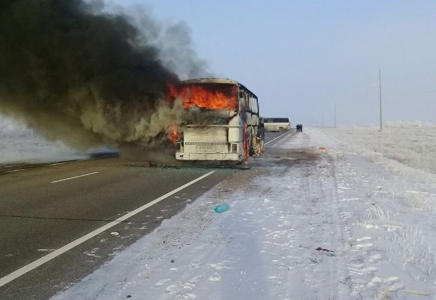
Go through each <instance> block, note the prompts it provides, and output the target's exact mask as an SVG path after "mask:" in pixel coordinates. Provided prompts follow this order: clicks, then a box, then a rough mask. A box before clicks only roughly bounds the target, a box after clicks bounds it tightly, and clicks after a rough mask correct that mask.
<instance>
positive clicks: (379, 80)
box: [378, 69, 383, 132]
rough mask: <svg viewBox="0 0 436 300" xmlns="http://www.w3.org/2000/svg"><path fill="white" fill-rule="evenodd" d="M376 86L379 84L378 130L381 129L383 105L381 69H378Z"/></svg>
mask: <svg viewBox="0 0 436 300" xmlns="http://www.w3.org/2000/svg"><path fill="white" fill-rule="evenodd" d="M378 86H379V98H380V132H381V131H382V129H383V107H382V85H381V71H380V69H379V70H378Z"/></svg>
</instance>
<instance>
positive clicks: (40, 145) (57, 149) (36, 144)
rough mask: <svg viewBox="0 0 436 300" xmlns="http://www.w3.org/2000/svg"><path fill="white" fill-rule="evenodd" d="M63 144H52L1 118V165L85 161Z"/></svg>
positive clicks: (80, 155)
mask: <svg viewBox="0 0 436 300" xmlns="http://www.w3.org/2000/svg"><path fill="white" fill-rule="evenodd" d="M87 157H88V155H86V154H84V153H77V152H76V151H74V150H72V149H70V148H68V147H67V146H65V145H64V144H63V143H61V142H50V141H47V140H45V139H43V138H42V137H40V136H38V135H37V134H35V133H34V132H33V131H32V130H30V129H28V128H26V127H24V126H22V125H19V124H17V123H16V122H14V121H12V120H10V119H6V118H2V117H0V163H21V162H26V163H36V162H53V161H62V160H74V159H85V158H87Z"/></svg>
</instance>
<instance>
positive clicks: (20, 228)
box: [0, 133, 283, 300]
mask: <svg viewBox="0 0 436 300" xmlns="http://www.w3.org/2000/svg"><path fill="white" fill-rule="evenodd" d="M282 136H283V133H267V134H266V138H265V140H266V145H267V147H268V146H271V145H274V143H276V142H277V141H279V140H280V139H281V138H282ZM211 171H214V172H213V173H212V174H209V173H210V172H211ZM234 172H238V170H235V169H201V168H183V169H176V168H148V167H143V166H141V164H132V163H129V162H127V161H123V160H121V159H119V158H116V157H112V158H105V159H93V160H86V161H75V162H66V163H62V164H47V165H40V166H37V167H31V168H29V167H26V168H22V169H20V168H16V169H11V170H8V171H7V172H3V173H2V174H1V175H0V299H14V300H15V299H48V298H50V296H52V295H54V294H55V293H56V292H58V291H60V290H62V289H64V288H65V287H67V286H68V285H70V284H71V283H72V282H75V281H77V280H80V279H81V278H83V277H84V276H86V275H87V274H89V273H91V272H92V271H93V270H95V269H96V268H98V267H99V266H100V265H101V264H103V263H104V262H105V261H107V260H108V259H110V258H111V257H112V256H113V255H115V254H116V252H117V251H120V250H122V249H123V248H125V247H126V246H128V245H130V244H131V243H133V242H134V241H136V240H137V239H138V238H140V237H142V236H144V235H146V234H147V233H149V232H151V231H152V230H153V229H155V228H156V227H157V226H159V224H160V223H161V222H162V221H163V220H164V219H167V218H170V217H171V216H173V215H174V214H176V213H178V212H179V211H181V210H182V209H183V208H184V207H185V205H186V204H187V203H189V202H191V201H194V200H195V199H196V198H197V197H198V196H200V195H201V194H203V193H204V192H205V191H207V190H209V189H210V188H211V187H213V186H215V185H216V184H217V183H219V182H220V181H222V180H223V179H225V178H226V177H228V176H230V175H231V174H233V173H234ZM201 176H206V177H204V178H201ZM199 178H201V179H199ZM194 180H198V181H196V182H193V181H194ZM184 185H189V186H186V187H184ZM177 189H178V190H177ZM168 193H170V195H166V194H168ZM159 198H160V202H157V203H155V204H153V203H154V202H152V201H154V200H156V199H158V200H159ZM147 205H150V206H149V207H146V206H147ZM141 207H142V208H141ZM138 208H141V209H143V210H142V211H138V212H137V213H136V214H134V215H132V216H130V217H129V216H126V214H128V213H131V212H135V210H137V209H138ZM131 214H133V213H131ZM123 216H126V217H123ZM119 218H124V219H121V220H120V219H119ZM104 226H106V227H108V226H111V227H110V228H105V227H104ZM102 227H103V228H102ZM94 231H96V232H94ZM92 232H94V234H91V235H89V234H90V233H92ZM87 235H88V236H87ZM71 243H75V244H73V245H72V244H71Z"/></svg>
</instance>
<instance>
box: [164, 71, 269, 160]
mask: <svg viewBox="0 0 436 300" xmlns="http://www.w3.org/2000/svg"><path fill="white" fill-rule="evenodd" d="M171 94H172V98H173V99H176V98H177V99H178V100H179V101H182V106H183V109H184V113H185V114H187V115H189V116H190V117H188V118H186V120H189V122H187V123H186V124H182V126H181V128H180V129H179V130H178V132H177V133H175V143H176V145H177V151H176V154H175V157H176V159H177V160H179V161H211V160H212V161H227V162H236V163H237V162H242V161H244V160H246V159H247V158H248V157H249V156H251V155H253V154H255V153H261V152H262V151H263V128H262V124H261V123H260V117H259V103H258V98H257V96H256V95H255V94H254V93H253V92H251V91H250V90H249V89H247V88H246V87H245V86H243V85H242V84H240V83H238V82H237V81H235V80H230V79H223V78H203V79H195V80H187V81H183V82H182V83H181V85H180V86H179V87H178V89H177V90H175V88H172V89H171Z"/></svg>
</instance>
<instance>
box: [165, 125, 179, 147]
mask: <svg viewBox="0 0 436 300" xmlns="http://www.w3.org/2000/svg"><path fill="white" fill-rule="evenodd" d="M168 139H169V140H170V142H171V143H173V145H176V144H177V142H178V141H179V140H180V133H179V132H178V131H177V128H176V126H175V125H171V126H170V127H169V129H168Z"/></svg>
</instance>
